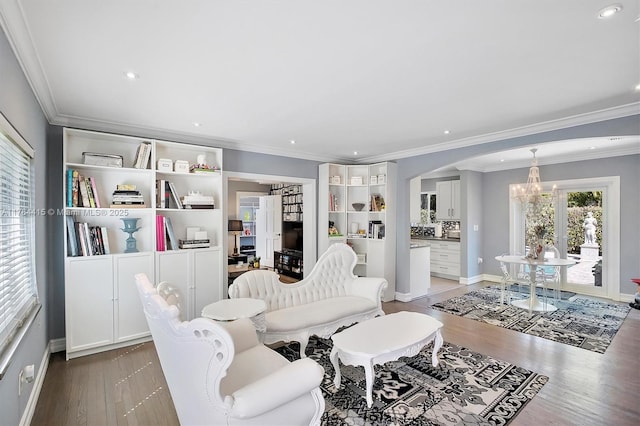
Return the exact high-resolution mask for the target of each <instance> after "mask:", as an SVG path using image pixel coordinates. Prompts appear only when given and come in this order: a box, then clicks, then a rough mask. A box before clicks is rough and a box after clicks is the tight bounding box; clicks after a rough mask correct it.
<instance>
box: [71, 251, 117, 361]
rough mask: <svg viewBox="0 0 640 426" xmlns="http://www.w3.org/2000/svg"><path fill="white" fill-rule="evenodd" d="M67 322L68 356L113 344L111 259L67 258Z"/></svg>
mask: <svg viewBox="0 0 640 426" xmlns="http://www.w3.org/2000/svg"><path fill="white" fill-rule="evenodd" d="M65 304H66V309H65V313H66V316H65V321H66V345H67V357H68V356H69V353H72V352H75V351H80V350H85V349H90V348H94V347H98V346H102V345H107V344H110V343H112V342H113V264H112V262H111V257H110V256H108V257H99V256H95V257H91V258H86V257H85V258H71V259H67V268H66V270H65Z"/></svg>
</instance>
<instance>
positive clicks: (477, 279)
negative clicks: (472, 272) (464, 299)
mask: <svg viewBox="0 0 640 426" xmlns="http://www.w3.org/2000/svg"><path fill="white" fill-rule="evenodd" d="M501 280H502V277H499V276H497V275H489V274H480V275H476V276H474V277H469V278H466V277H460V284H464V285H471V284H476V283H479V282H481V281H491V282H495V283H499V282H500V281H501Z"/></svg>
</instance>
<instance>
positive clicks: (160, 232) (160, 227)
mask: <svg viewBox="0 0 640 426" xmlns="http://www.w3.org/2000/svg"><path fill="white" fill-rule="evenodd" d="M164 234H165V230H164V216H161V215H156V251H165V237H164Z"/></svg>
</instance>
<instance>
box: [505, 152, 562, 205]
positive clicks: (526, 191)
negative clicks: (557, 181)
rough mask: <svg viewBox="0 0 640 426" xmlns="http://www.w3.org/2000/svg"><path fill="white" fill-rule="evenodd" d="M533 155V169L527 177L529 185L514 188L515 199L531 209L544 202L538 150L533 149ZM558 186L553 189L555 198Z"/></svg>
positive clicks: (530, 169) (531, 168) (552, 192)
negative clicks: (537, 155) (537, 156)
mask: <svg viewBox="0 0 640 426" xmlns="http://www.w3.org/2000/svg"><path fill="white" fill-rule="evenodd" d="M530 151H531V153H532V154H533V160H531V167H530V168H529V176H528V177H527V183H526V185H525V186H522V185H516V186H515V187H514V194H513V197H514V198H517V199H518V200H520V201H521V202H522V203H523V204H528V205H529V206H530V207H534V209H533V210H536V207H539V204H540V202H541V201H542V192H543V184H542V182H540V168H539V167H538V159H537V158H536V152H537V151H538V149H537V148H531V149H530ZM555 193H556V186H555V185H553V188H551V196H552V197H553V196H555Z"/></svg>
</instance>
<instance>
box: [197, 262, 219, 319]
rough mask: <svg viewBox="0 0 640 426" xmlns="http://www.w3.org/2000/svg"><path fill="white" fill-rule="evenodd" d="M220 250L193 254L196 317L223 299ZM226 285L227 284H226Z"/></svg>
mask: <svg viewBox="0 0 640 426" xmlns="http://www.w3.org/2000/svg"><path fill="white" fill-rule="evenodd" d="M219 253H220V250H204V251H199V250H198V251H195V252H193V281H194V288H195V290H194V297H195V300H194V304H195V308H194V313H195V316H196V317H199V316H200V315H201V314H202V308H204V307H205V306H207V305H208V304H210V303H213V302H217V301H218V300H220V299H222V285H223V283H222V282H221V281H220V278H219V277H220V276H221V273H220V269H221V267H222V265H221V264H220V254H219ZM224 284H225V285H226V282H225V283H224Z"/></svg>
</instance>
